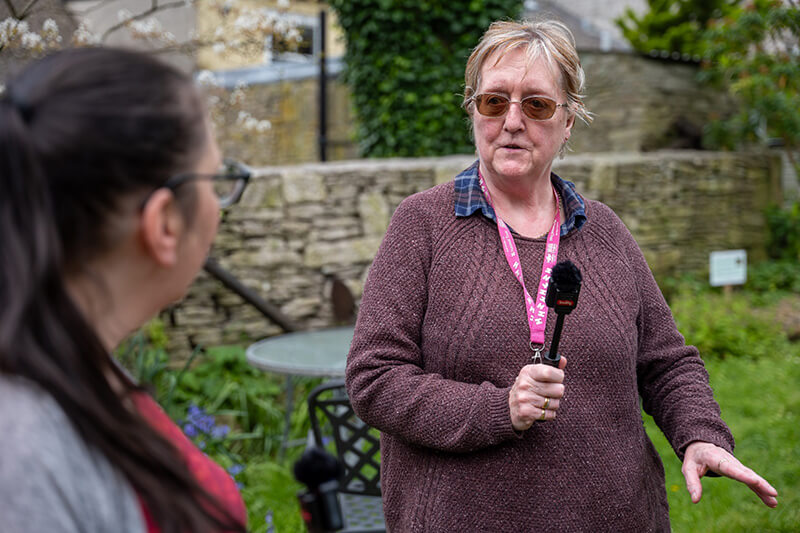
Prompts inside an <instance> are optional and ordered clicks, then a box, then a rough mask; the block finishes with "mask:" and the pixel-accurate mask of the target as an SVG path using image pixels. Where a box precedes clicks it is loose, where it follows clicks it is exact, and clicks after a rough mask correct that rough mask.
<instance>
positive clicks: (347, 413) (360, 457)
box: [308, 380, 381, 496]
mask: <svg viewBox="0 0 800 533" xmlns="http://www.w3.org/2000/svg"><path fill="white" fill-rule="evenodd" d="M308 415H309V418H310V419H311V429H312V431H313V433H314V440H315V441H316V444H317V446H320V447H322V448H325V449H327V450H328V451H333V452H334V455H336V457H337V458H338V459H339V460H340V461H341V462H342V463H343V465H344V470H345V474H344V479H343V480H342V483H341V489H340V492H344V493H349V494H362V495H366V496H380V495H381V488H380V434H379V433H378V431H377V430H376V429H375V428H372V427H370V426H368V425H367V424H365V423H364V422H363V421H362V420H361V419H360V418H358V417H357V416H356V414H355V413H354V412H353V407H352V406H351V405H350V399H349V398H348V397H347V391H346V389H345V387H344V381H342V380H333V381H328V382H326V383H323V384H322V385H320V386H318V387H317V388H315V389H314V390H313V391H311V394H310V395H309V396H308ZM331 438H332V441H333V447H334V449H333V450H331V446H330V444H331Z"/></svg>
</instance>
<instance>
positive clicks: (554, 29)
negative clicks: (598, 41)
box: [463, 20, 592, 124]
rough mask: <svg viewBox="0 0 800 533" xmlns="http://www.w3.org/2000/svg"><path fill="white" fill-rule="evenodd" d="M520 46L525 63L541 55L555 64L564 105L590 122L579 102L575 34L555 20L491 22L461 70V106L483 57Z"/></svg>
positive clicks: (478, 73) (468, 101)
mask: <svg viewBox="0 0 800 533" xmlns="http://www.w3.org/2000/svg"><path fill="white" fill-rule="evenodd" d="M520 47H525V53H526V55H527V57H528V62H529V64H531V63H533V62H534V61H535V60H536V59H537V58H539V57H544V58H545V59H546V60H547V62H548V64H550V65H551V66H557V67H558V69H559V72H560V76H558V78H559V84H560V85H561V88H562V89H563V90H564V92H565V93H567V103H568V104H569V106H568V108H567V109H569V111H570V112H571V113H574V114H575V115H577V116H578V117H579V118H580V119H581V120H583V121H584V122H586V123H587V124H588V123H589V122H591V121H592V114H591V113H590V112H589V110H587V109H586V106H585V105H584V104H583V95H582V94H581V92H582V91H583V88H584V82H585V75H584V73H583V68H582V67H581V61H580V58H579V57H578V51H577V50H576V49H575V37H573V35H572V32H571V31H570V30H569V28H567V27H566V26H565V25H564V24H563V23H561V22H559V21H556V20H526V21H522V22H514V21H497V22H493V23H492V25H491V26H489V29H488V30H486V33H484V34H483V37H481V40H480V42H479V43H478V46H476V47H475V49H474V50H473V51H472V54H470V56H469V59H468V60H467V68H466V71H465V73H464V85H465V87H464V102H463V105H464V107H465V108H467V109H469V106H470V105H471V104H472V96H474V95H475V92H476V91H477V90H478V87H479V85H480V82H481V70H483V66H484V64H485V63H486V61H487V60H488V59H489V58H490V57H491V56H492V55H493V54H494V53H495V52H499V55H498V57H497V61H500V59H502V57H503V56H505V55H506V54H507V53H508V52H509V51H511V50H514V49H516V48H520ZM554 74H555V73H554Z"/></svg>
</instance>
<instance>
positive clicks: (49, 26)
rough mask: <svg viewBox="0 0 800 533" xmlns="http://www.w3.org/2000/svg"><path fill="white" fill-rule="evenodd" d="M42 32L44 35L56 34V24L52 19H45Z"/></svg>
mask: <svg viewBox="0 0 800 533" xmlns="http://www.w3.org/2000/svg"><path fill="white" fill-rule="evenodd" d="M42 31H44V32H45V33H58V24H57V23H56V21H55V20H53V19H47V20H45V21H44V23H43V24H42Z"/></svg>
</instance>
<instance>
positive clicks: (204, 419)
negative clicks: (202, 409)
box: [196, 415, 216, 433]
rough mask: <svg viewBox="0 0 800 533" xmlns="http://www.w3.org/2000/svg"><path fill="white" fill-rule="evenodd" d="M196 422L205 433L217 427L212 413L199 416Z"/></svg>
mask: <svg viewBox="0 0 800 533" xmlns="http://www.w3.org/2000/svg"><path fill="white" fill-rule="evenodd" d="M196 424H197V427H198V428H199V429H200V431H202V432H203V433H211V431H212V430H213V429H214V428H215V427H216V424H214V417H213V416H211V415H205V416H201V417H199V419H198V420H197V422H196Z"/></svg>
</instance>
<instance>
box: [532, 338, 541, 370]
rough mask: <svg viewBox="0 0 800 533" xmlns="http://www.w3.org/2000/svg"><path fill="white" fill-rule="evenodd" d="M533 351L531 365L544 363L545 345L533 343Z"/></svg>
mask: <svg viewBox="0 0 800 533" xmlns="http://www.w3.org/2000/svg"><path fill="white" fill-rule="evenodd" d="M531 350H533V355H532V356H531V364H533V365H538V364H541V362H542V350H544V344H534V343H533V342H531Z"/></svg>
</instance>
